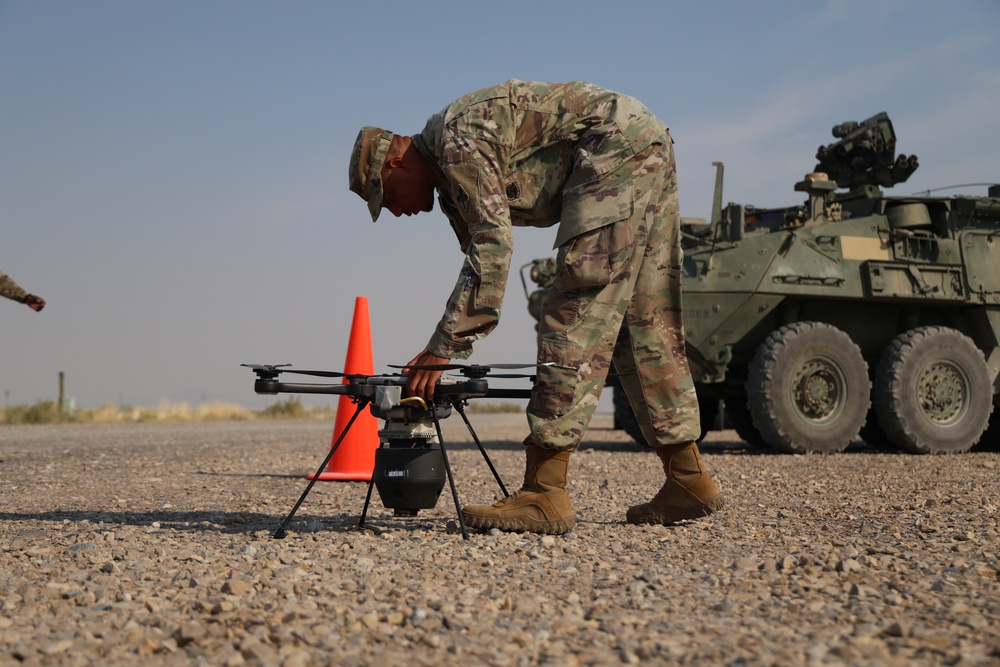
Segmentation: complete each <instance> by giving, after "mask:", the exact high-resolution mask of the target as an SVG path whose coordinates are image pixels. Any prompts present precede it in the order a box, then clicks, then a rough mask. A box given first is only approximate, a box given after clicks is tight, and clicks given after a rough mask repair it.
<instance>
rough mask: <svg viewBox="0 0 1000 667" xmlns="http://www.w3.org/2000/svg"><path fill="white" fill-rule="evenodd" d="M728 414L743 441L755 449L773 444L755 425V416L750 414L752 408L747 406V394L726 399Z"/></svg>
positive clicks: (765, 447) (767, 447)
mask: <svg viewBox="0 0 1000 667" xmlns="http://www.w3.org/2000/svg"><path fill="white" fill-rule="evenodd" d="M726 416H727V417H729V423H730V424H731V425H732V427H733V430H735V431H736V435H738V436H740V439H741V440H743V442H745V443H747V444H748V445H750V446H751V447H752V448H754V449H770V448H771V446H770V445H768V444H767V442H765V441H764V438H763V437H762V436H761V434H760V431H758V430H757V427H756V426H754V425H753V417H751V416H750V408H748V407H747V397H746V396H732V397H729V398H727V399H726Z"/></svg>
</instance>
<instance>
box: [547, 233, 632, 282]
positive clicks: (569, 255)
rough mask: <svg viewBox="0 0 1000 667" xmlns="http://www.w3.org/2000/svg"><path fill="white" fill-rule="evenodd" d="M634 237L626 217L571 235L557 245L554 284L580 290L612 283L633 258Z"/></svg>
mask: <svg viewBox="0 0 1000 667" xmlns="http://www.w3.org/2000/svg"><path fill="white" fill-rule="evenodd" d="M633 239H634V235H633V233H632V226H631V224H630V221H629V220H621V221H619V222H614V223H611V224H608V225H604V226H603V227H599V228H598V229H594V230H592V231H589V232H584V233H583V234H579V235H577V236H575V237H573V238H572V239H570V240H569V241H567V242H566V243H564V244H563V245H561V246H559V250H558V252H557V254H556V276H555V280H554V282H553V286H554V287H555V288H556V289H560V290H582V289H589V288H593V287H604V286H605V285H609V284H611V282H612V281H613V280H615V279H617V278H618V276H619V275H620V274H621V272H622V269H623V268H624V267H625V266H627V264H628V261H629V259H631V257H632V244H633Z"/></svg>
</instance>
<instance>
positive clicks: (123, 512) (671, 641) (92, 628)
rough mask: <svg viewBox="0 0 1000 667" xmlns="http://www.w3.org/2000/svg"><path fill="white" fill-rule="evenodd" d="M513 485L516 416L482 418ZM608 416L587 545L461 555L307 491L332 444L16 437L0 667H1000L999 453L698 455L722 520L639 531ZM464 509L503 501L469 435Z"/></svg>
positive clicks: (9, 442) (433, 521)
mask: <svg viewBox="0 0 1000 667" xmlns="http://www.w3.org/2000/svg"><path fill="white" fill-rule="evenodd" d="M470 418H471V419H472V421H473V423H474V424H475V425H476V426H477V430H478V433H479V435H480V438H481V439H482V440H483V442H484V444H485V445H486V446H487V448H488V451H489V452H490V456H491V458H492V459H493V462H494V463H495V465H496V467H497V469H498V470H499V472H500V474H501V475H502V477H503V479H504V481H505V482H506V483H507V486H508V487H509V488H511V490H513V488H516V487H517V486H518V485H519V482H520V475H521V474H522V473H523V453H522V449H521V447H520V445H519V444H518V443H519V441H520V439H521V437H522V435H523V427H522V423H523V417H522V416H520V415H480V414H472V415H470ZM609 421H610V417H608V416H599V417H598V418H597V419H595V424H594V426H595V427H594V428H592V430H591V431H590V433H589V435H588V438H587V440H586V441H585V443H584V446H583V448H582V449H581V451H580V453H578V454H577V455H575V456H574V457H573V459H572V461H571V463H570V476H571V493H572V495H573V502H574V506H575V508H576V511H577V517H578V520H579V522H578V524H577V527H576V529H575V530H574V531H573V532H572V533H569V534H567V535H564V536H560V537H552V536H544V537H543V536H537V535H530V534H506V533H499V532H495V531H494V532H492V533H477V532H473V533H472V534H471V535H470V537H471V539H470V540H469V541H465V540H463V539H462V538H461V535H460V534H459V533H458V529H457V526H456V517H455V510H454V504H453V502H452V499H451V497H450V495H449V493H448V490H447V487H446V488H445V492H444V493H443V494H442V496H441V499H440V501H439V502H438V505H437V507H436V508H435V509H433V510H426V511H421V513H420V516H418V517H416V518H412V519H406V518H397V517H394V516H393V515H392V513H391V512H390V511H388V510H385V509H384V508H382V506H381V504H380V503H379V502H378V500H377V494H376V499H375V500H374V501H373V504H372V508H371V510H370V512H369V517H368V523H367V525H366V527H365V528H364V529H361V528H359V527H358V525H357V524H358V518H359V516H360V513H361V508H362V506H363V504H364V499H365V491H366V490H367V485H366V484H364V483H356V482H355V483H351V482H346V483H345V482H321V483H318V484H317V485H316V487H315V488H314V489H313V491H312V493H311V495H310V496H309V497H308V498H307V500H306V502H305V504H304V505H303V506H302V508H301V509H300V510H299V513H298V516H297V518H296V520H295V521H294V522H293V524H292V526H291V528H290V529H289V532H288V536H287V537H286V538H285V539H283V540H275V539H273V538H272V536H271V535H272V533H273V531H274V530H275V529H276V528H277V526H278V525H279V524H280V523H281V521H282V519H283V518H284V517H285V515H286V514H287V513H288V511H289V510H290V509H291V507H292V505H293V504H294V503H295V501H296V500H297V498H298V496H299V494H300V493H301V492H302V490H303V489H304V488H305V484H306V482H305V480H304V478H303V476H304V474H305V473H308V472H312V471H313V470H314V469H315V468H316V467H317V466H318V465H319V463H320V462H321V461H322V458H323V456H324V455H325V453H326V451H328V449H327V448H328V447H329V442H330V435H331V430H332V425H331V424H329V423H322V422H245V423H220V424H180V425H178V424H135V425H86V426H35V427H0V490H2V496H0V498H2V505H0V666H2V667H6V666H7V665H87V664H103V665H111V664H114V665H140V664H141V665H150V664H153V665H201V664H204V665H208V664H211V665H244V664H246V665H282V666H287V667H295V666H299V665H314V664H315V665H326V664H336V665H385V666H387V667H389V666H393V667H394V666H396V665H400V664H407V665H441V664H449V665H451V664H461V665H477V664H482V665H536V664H544V665H608V664H633V663H649V664H678V665H695V664H704V665H879V666H895V665H900V666H902V665H907V666H909V665H1000V624H998V619H1000V586H998V571H1000V558H998V553H1000V537H998V525H997V521H998V509H997V496H996V488H997V484H996V480H997V467H998V464H1000V454H997V453H990V452H982V453H976V452H974V453H971V454H964V455H957V456H947V457H946V456H909V455H901V454H888V453H881V452H876V451H873V450H869V449H866V448H864V447H863V446H858V447H852V448H851V449H850V450H849V451H848V452H846V453H841V454H836V455H831V456H776V455H767V454H764V453H760V452H757V451H754V450H750V449H747V448H745V447H744V446H743V444H742V443H740V442H739V441H738V439H737V436H736V435H735V433H734V432H732V431H722V432H717V433H713V434H712V435H710V437H709V438H708V439H707V440H706V442H705V443H703V452H704V459H705V461H706V464H707V465H708V466H709V468H710V470H711V471H712V472H713V474H714V476H715V478H716V481H717V483H718V484H719V486H720V487H721V488H723V490H724V491H725V492H726V493H727V495H728V498H729V504H728V507H727V509H726V510H725V511H723V512H722V513H720V514H717V515H715V516H713V517H710V518H708V519H704V520H701V521H697V522H691V523H688V524H685V525H681V526H676V527H672V528H665V527H662V526H658V527H636V526H629V525H627V524H625V522H624V518H625V510H626V508H627V507H628V506H629V505H631V504H634V503H637V502H641V501H644V500H647V499H648V498H649V497H651V496H652V494H653V493H654V492H655V491H656V489H657V488H659V485H660V484H661V482H662V472H661V471H660V470H658V469H657V465H656V459H655V457H654V456H653V454H652V453H650V452H648V451H641V450H639V449H638V448H636V447H635V446H634V445H632V444H630V443H629V442H628V438H627V436H625V435H624V434H623V433H621V432H617V431H613V430H611V429H610V428H608V422H609ZM444 430H445V434H446V443H450V444H451V449H450V450H449V451H450V455H449V458H450V461H451V465H452V468H453V470H454V471H455V478H456V484H457V487H458V493H459V497H460V499H461V500H462V501H464V502H485V501H488V500H491V499H492V498H493V497H494V496H495V495H496V494H497V493H498V488H497V485H496V483H495V481H494V480H493V478H492V476H491V475H490V473H489V469H488V468H487V467H486V465H485V463H484V462H483V459H482V457H481V456H480V454H479V452H478V451H477V450H476V449H475V447H474V446H473V445H471V444H470V443H469V437H468V433H467V431H465V428H464V426H463V425H462V423H461V420H460V419H459V418H457V417H455V418H451V419H448V420H446V421H445V422H444Z"/></svg>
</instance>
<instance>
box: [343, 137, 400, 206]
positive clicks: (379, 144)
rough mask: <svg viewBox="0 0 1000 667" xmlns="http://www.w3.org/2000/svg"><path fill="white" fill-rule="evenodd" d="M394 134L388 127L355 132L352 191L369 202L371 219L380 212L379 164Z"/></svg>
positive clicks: (383, 158) (387, 152)
mask: <svg viewBox="0 0 1000 667" xmlns="http://www.w3.org/2000/svg"><path fill="white" fill-rule="evenodd" d="M394 136H396V135H394V134H393V133H392V132H390V131H389V130H383V129H382V128H379V127H369V126H365V127H363V128H361V131H360V132H358V138H357V140H355V142H354V150H353V151H352V152H351V166H350V173H349V176H350V187H351V191H352V192H356V193H358V195H360V196H361V198H362V199H364V200H365V201H366V202H368V211H369V212H371V214H372V222H375V221H376V220H378V214H379V213H381V212H382V165H383V164H384V163H385V158H386V156H387V155H388V154H389V144H391V143H392V138H393V137H394Z"/></svg>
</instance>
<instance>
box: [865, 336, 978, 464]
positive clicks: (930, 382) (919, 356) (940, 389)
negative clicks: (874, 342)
mask: <svg viewBox="0 0 1000 667" xmlns="http://www.w3.org/2000/svg"><path fill="white" fill-rule="evenodd" d="M875 386H876V392H875V408H876V409H877V410H878V421H879V424H880V425H881V426H882V428H883V429H885V432H886V435H888V436H889V439H890V440H892V441H893V442H894V443H895V444H896V446H898V447H899V448H900V449H903V450H905V451H907V452H911V453H913V454H928V453H934V454H943V453H951V452H965V451H968V450H969V449H970V448H971V447H972V446H973V445H974V444H976V442H978V441H979V438H980V437H981V436H982V434H983V431H984V430H985V429H986V426H987V425H988V424H989V420H990V413H991V412H992V411H993V386H992V383H991V382H990V376H989V371H988V370H987V368H986V360H985V358H984V357H983V353H982V352H980V351H979V348H977V347H976V346H975V344H974V343H973V342H972V340H971V339H969V338H968V337H967V336H965V335H964V334H962V333H961V332H959V331H956V330H954V329H949V328H948V327H938V326H932V327H921V328H919V329H913V330H912V331H907V332H906V333H904V334H900V335H899V336H896V338H895V339H893V341H892V343H890V344H889V346H888V347H886V349H885V351H884V352H883V353H882V359H881V360H880V361H879V365H878V370H877V371H876V373H875Z"/></svg>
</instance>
